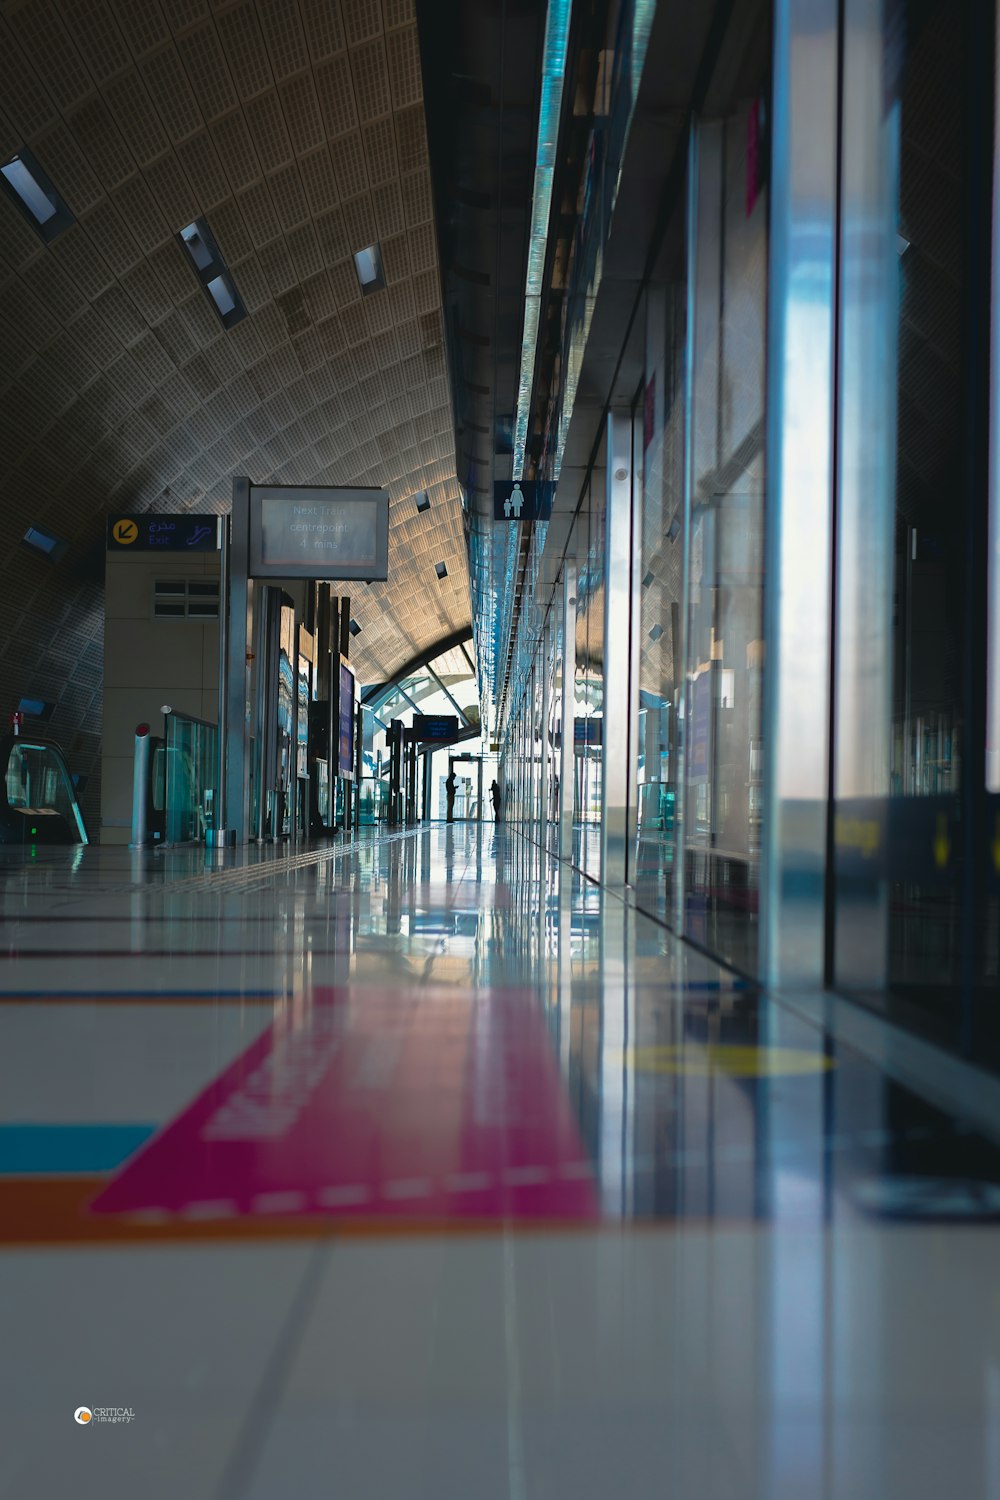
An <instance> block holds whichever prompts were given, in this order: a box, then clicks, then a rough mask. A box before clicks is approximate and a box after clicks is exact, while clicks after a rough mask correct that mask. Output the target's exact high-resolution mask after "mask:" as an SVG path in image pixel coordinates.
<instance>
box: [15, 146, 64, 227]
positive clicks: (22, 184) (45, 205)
mask: <svg viewBox="0 0 1000 1500" xmlns="http://www.w3.org/2000/svg"><path fill="white" fill-rule="evenodd" d="M0 185H2V186H3V190H4V192H5V193H6V194H7V197H8V198H9V199H10V200H11V202H12V203H13V204H14V205H15V206H16V207H17V209H18V210H19V212H20V213H22V214H23V215H24V217H25V218H26V219H27V221H28V223H29V224H30V225H31V226H32V228H33V229H36V230H37V231H38V233H39V234H40V235H41V237H42V239H43V240H44V241H45V243H46V244H48V243H49V242H50V241H51V240H54V239H55V237H56V235H57V234H62V232H63V230H64V229H68V228H69V226H70V225H71V224H72V223H73V215H72V213H71V212H70V210H69V206H68V205H67V204H66V203H65V202H64V201H63V199H62V198H60V196H59V194H58V193H57V192H56V190H55V188H54V187H53V185H52V181H51V179H50V178H49V176H48V174H47V173H46V172H44V171H43V170H42V167H41V166H40V165H39V163H38V162H37V161H36V160H35V158H34V157H33V156H32V154H31V152H30V151H29V150H28V149H27V147H22V148H21V150H20V151H17V152H15V153H14V155H13V156H11V157H10V158H8V160H7V161H5V162H3V163H2V164H0Z"/></svg>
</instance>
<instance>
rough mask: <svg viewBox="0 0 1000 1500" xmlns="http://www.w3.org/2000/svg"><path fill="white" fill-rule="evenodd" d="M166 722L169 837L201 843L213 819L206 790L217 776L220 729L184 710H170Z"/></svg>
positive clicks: (177, 841) (171, 840)
mask: <svg viewBox="0 0 1000 1500" xmlns="http://www.w3.org/2000/svg"><path fill="white" fill-rule="evenodd" d="M166 725H167V732H166V746H165V750H164V754H165V755H166V804H167V805H166V841H167V843H168V844H190V843H200V842H202V841H203V840H204V837H205V830H206V828H208V827H209V822H210V815H207V814H206V811H205V802H206V799H205V793H206V792H207V791H208V790H209V789H210V788H212V787H214V786H215V782H216V779H217V776H218V753H219V751H218V744H219V736H218V731H217V729H216V727H215V725H214V724H206V723H204V722H203V721H202V720H201V719H190V718H188V717H187V716H186V715H185V714H173V713H172V714H167V715H166Z"/></svg>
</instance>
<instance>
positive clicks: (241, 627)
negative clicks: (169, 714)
mask: <svg viewBox="0 0 1000 1500" xmlns="http://www.w3.org/2000/svg"><path fill="white" fill-rule="evenodd" d="M249 570H250V481H249V479H246V478H242V477H238V478H235V479H234V480H233V509H232V517H231V530H230V540H229V643H228V652H227V675H226V707H227V714H226V720H227V722H226V726H225V731H226V734H225V738H226V747H225V754H226V769H227V775H226V807H225V826H226V828H227V830H228V832H229V837H230V839H231V840H232V839H235V841H236V843H237V844H242V843H244V842H245V841H246V838H247V831H248V801H249V786H248V777H247V760H248V755H247V749H248V745H247V741H248V727H249V725H248V719H249V704H250V693H249V681H248V671H249V662H248V660H247V647H248V645H249V631H248V619H249V614H250V610H251V608H252V584H251V583H250V578H249Z"/></svg>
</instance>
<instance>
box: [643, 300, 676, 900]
mask: <svg viewBox="0 0 1000 1500" xmlns="http://www.w3.org/2000/svg"><path fill="white" fill-rule="evenodd" d="M684 347H685V289H684V286H683V284H675V285H674V286H671V287H657V288H654V289H653V290H652V291H651V292H650V295H649V297H648V302H647V334H646V390H645V395H644V400H643V420H642V445H643V467H642V497H643V498H642V520H641V526H642V542H641V554H642V560H641V566H640V574H639V720H638V730H639V733H638V787H639V796H638V804H639V805H638V831H639V848H638V860H637V864H636V880H635V884H636V893H637V897H638V900H639V904H640V905H641V906H642V907H643V909H644V910H646V911H648V912H650V913H652V914H653V915H654V916H657V917H659V918H660V919H661V920H669V919H670V917H671V915H672V912H673V899H674V892H673V877H674V807H675V802H676V795H677V786H676V775H677V772H676V765H677V758H678V757H677V752H678V707H679V704H680V701H681V690H682V674H681V671H680V662H679V653H680V650H681V639H680V635H681V604H682V598H683V568H684V538H683V534H682V528H683V515H684Z"/></svg>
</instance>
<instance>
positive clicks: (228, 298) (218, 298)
mask: <svg viewBox="0 0 1000 1500" xmlns="http://www.w3.org/2000/svg"><path fill="white" fill-rule="evenodd" d="M208 295H209V296H210V297H211V299H212V301H213V302H214V303H215V309H216V311H217V313H218V314H219V317H220V318H226V317H228V316H229V314H230V313H231V312H234V311H235V310H236V293H235V291H234V290H233V287H232V284H231V283H230V281H229V278H228V277H227V276H213V277H212V279H211V281H210V282H209V283H208Z"/></svg>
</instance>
